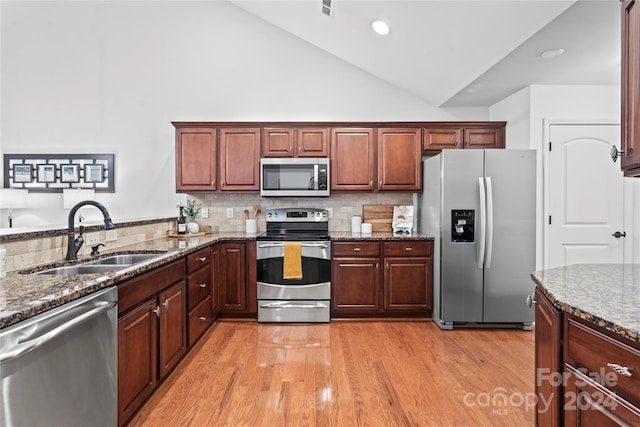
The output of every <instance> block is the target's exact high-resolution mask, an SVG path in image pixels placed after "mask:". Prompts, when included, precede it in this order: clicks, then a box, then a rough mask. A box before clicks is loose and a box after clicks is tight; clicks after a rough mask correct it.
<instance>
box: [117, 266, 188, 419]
mask: <svg viewBox="0 0 640 427" xmlns="http://www.w3.org/2000/svg"><path fill="white" fill-rule="evenodd" d="M185 267H186V266H185V260H184V259H182V260H179V261H175V262H172V263H170V264H167V265H165V266H163V267H160V268H158V269H156V270H153V271H151V272H149V273H145V274H142V275H140V276H138V277H135V278H133V279H130V280H127V281H125V282H123V283H122V284H120V285H118V315H119V319H118V425H123V424H124V423H125V422H126V421H127V420H128V419H129V418H130V417H131V416H132V415H133V414H134V413H135V412H136V410H137V409H138V408H140V406H142V404H143V403H144V401H145V400H146V399H147V398H148V397H149V396H150V395H151V394H152V393H153V391H154V390H155V388H156V387H157V384H158V382H159V381H160V380H162V379H163V378H164V377H165V376H166V375H167V374H168V372H169V371H171V369H173V367H175V365H176V364H177V363H178V362H179V361H180V359H181V358H182V357H183V356H184V354H185V353H186V351H187V328H186V302H187V301H186V282H185Z"/></svg>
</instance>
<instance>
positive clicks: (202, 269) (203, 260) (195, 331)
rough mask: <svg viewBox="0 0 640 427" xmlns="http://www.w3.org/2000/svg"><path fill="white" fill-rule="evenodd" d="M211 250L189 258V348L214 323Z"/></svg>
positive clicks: (193, 254)
mask: <svg viewBox="0 0 640 427" xmlns="http://www.w3.org/2000/svg"><path fill="white" fill-rule="evenodd" d="M211 285H212V273H211V248H205V249H201V250H199V251H197V252H194V253H192V254H190V255H188V256H187V310H188V314H187V327H188V339H189V347H191V346H192V345H193V344H194V343H195V342H196V341H197V340H198V338H200V336H202V334H203V333H204V331H206V330H207V328H208V327H209V326H211V323H212V322H213V304H212V302H211V297H212V286H211Z"/></svg>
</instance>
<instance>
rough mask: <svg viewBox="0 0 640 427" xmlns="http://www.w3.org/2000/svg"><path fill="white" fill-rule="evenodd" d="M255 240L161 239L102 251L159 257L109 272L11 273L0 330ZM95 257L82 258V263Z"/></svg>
mask: <svg viewBox="0 0 640 427" xmlns="http://www.w3.org/2000/svg"><path fill="white" fill-rule="evenodd" d="M230 240H255V236H252V235H247V234H245V233H215V234H210V235H205V236H201V237H190V238H185V239H175V238H161V239H155V240H147V241H145V242H141V243H136V244H131V245H127V246H124V247H119V248H117V250H115V251H113V252H109V251H103V252H101V255H100V256H101V257H105V256H108V255H114V254H123V253H142V252H158V256H157V257H153V258H150V259H148V260H147V261H144V262H140V263H136V264H133V265H131V266H129V267H123V268H122V269H120V270H115V271H110V272H106V273H96V274H81V275H46V274H43V275H33V274H23V273H20V271H37V270H44V269H46V268H53V267H59V266H63V265H70V264H74V263H67V262H58V263H56V264H47V265H41V266H38V267H36V268H33V269H27V270H20V271H12V272H9V273H7V276H6V277H4V278H2V279H0V329H2V328H5V327H7V326H10V325H13V324H15V323H18V322H20V321H22V320H25V319H28V318H30V317H33V316H35V315H37V314H40V313H43V312H45V311H47V310H50V309H52V308H55V307H58V306H60V305H62V304H65V303H67V302H70V301H73V300H75V299H78V298H81V297H83V296H85V295H89V294H91V293H93V292H96V291H98V290H100V289H104V288H108V287H111V286H114V285H117V284H118V283H120V282H122V281H124V280H126V279H129V278H131V277H134V276H137V275H139V274H141V273H144V272H145V271H147V270H149V269H151V268H155V267H158V266H160V265H162V264H165V263H167V262H170V261H174V260H176V259H180V258H182V257H184V256H185V255H187V254H189V253H191V252H195V251H197V250H198V249H202V248H205V247H207V246H209V245H211V244H213V243H216V242H219V241H230ZM92 259H95V258H85V259H80V260H79V262H83V261H90V260H92Z"/></svg>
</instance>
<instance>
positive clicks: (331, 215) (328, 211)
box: [327, 208, 333, 218]
mask: <svg viewBox="0 0 640 427" xmlns="http://www.w3.org/2000/svg"><path fill="white" fill-rule="evenodd" d="M327 215H329V218H333V208H327Z"/></svg>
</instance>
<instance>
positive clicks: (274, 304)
mask: <svg viewBox="0 0 640 427" xmlns="http://www.w3.org/2000/svg"><path fill="white" fill-rule="evenodd" d="M260 308H328V306H327V305H326V304H320V303H316V304H296V303H291V302H270V303H268V304H262V305H260Z"/></svg>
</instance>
